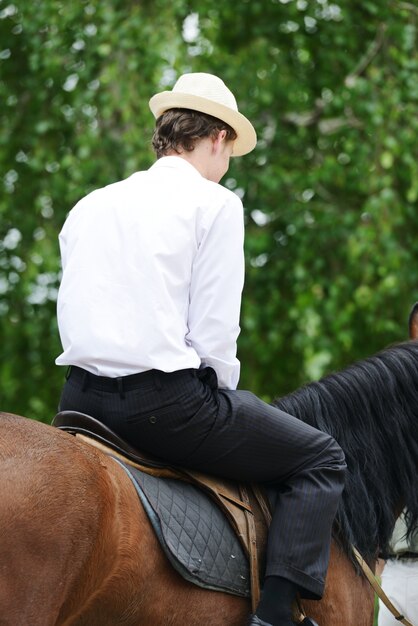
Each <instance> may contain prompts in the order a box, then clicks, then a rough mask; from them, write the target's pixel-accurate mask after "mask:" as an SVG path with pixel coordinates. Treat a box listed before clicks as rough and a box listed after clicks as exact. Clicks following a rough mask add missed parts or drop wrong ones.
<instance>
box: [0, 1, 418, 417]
mask: <svg viewBox="0 0 418 626" xmlns="http://www.w3.org/2000/svg"><path fill="white" fill-rule="evenodd" d="M417 25H418V6H417V5H416V3H415V2H412V1H411V2H399V1H395V0H393V1H390V0H389V1H386V0H385V1H384V0H361V1H360V0H335V2H333V1H331V0H240V1H239V2H237V1H236V0H220V1H219V2H213V1H211V2H209V1H208V0H199V1H196V2H193V1H191V0H189V1H186V0H171V1H170V2H169V1H167V0H142V1H141V2H135V1H133V0H131V1H129V0H102V1H101V2H96V1H93V0H77V2H67V1H65V0H62V1H61V0H42V1H39V0H31V1H30V2H25V1H23V0H15V1H13V0H12V1H9V0H6V1H5V0H0V120H1V123H0V172H1V174H0V175H1V179H0V190H1V191H0V346H1V349H0V350H1V351H0V354H1V360H0V400H1V402H0V407H1V409H2V410H5V411H10V412H14V413H19V414H22V415H26V416H28V417H34V418H37V419H42V420H45V421H49V420H50V419H51V417H52V415H53V414H54V412H55V410H56V407H57V403H58V398H59V393H60V388H61V385H62V381H63V371H62V370H61V369H59V368H58V367H56V366H55V365H54V359H55V357H56V356H57V355H58V354H59V352H60V343H59V337H58V332H57V328H56V320H55V302H56V294H57V287H58V284H59V279H60V265H59V250H58V242H57V236H58V232H59V230H60V228H61V226H62V224H63V222H64V219H65V216H66V214H67V212H68V211H69V210H70V209H71V207H72V206H73V205H74V204H75V202H76V201H77V200H78V199H79V198H80V197H81V196H83V195H85V194H86V193H87V192H89V191H91V190H92V189H94V188H96V187H100V186H102V185H105V184H108V183H110V182H113V181H116V180H118V179H120V178H122V177H126V176H128V175H130V174H131V173H132V172H134V171H135V170H138V169H141V168H146V167H148V166H149V165H150V164H151V163H152V161H153V158H154V157H153V154H152V151H151V149H150V139H151V136H152V129H153V118H152V116H151V113H150V112H149V109H148V100H149V98H150V96H151V95H153V94H154V93H156V92H157V91H161V90H163V89H169V88H171V86H172V85H173V84H174V82H175V80H176V78H177V77H178V75H179V74H181V73H183V72H186V71H208V72H213V73H215V74H218V75H219V76H221V77H222V78H223V79H224V80H225V82H226V83H227V84H228V86H229V87H230V88H231V89H232V91H233V92H234V93H235V94H236V96H237V99H238V102H239V106H240V109H241V110H242V111H243V112H244V114H246V115H247V116H248V117H249V118H250V119H251V120H252V121H253V123H254V125H255V127H256V129H257V133H258V136H259V142H258V146H257V148H256V150H255V151H254V152H253V153H252V154H250V155H248V156H247V157H244V158H242V159H236V160H233V163H232V165H231V168H230V171H229V173H228V174H227V176H226V177H225V179H224V181H223V182H224V184H225V185H226V186H227V187H229V188H230V189H233V190H234V191H236V193H238V194H239V195H240V197H241V198H242V199H243V202H244V206H245V210H246V221H247V240H246V257H247V281H246V287H245V292H244V300H243V309H242V324H241V326H242V333H241V336H240V339H239V357H240V359H241V361H242V376H241V383H240V386H241V387H242V388H249V389H251V390H252V391H254V392H256V393H258V394H259V395H261V396H263V397H264V398H266V399H269V398H272V397H274V396H277V395H280V394H283V393H285V392H288V391H290V390H292V389H294V388H296V387H297V386H300V385H301V384H302V383H303V382H305V381H307V380H311V379H314V378H317V377H319V376H321V375H323V374H324V373H326V372H328V371H330V370H333V369H339V368H341V367H342V366H344V365H346V364H347V363H349V362H352V361H354V360H355V359H357V358H359V357H363V356H366V355H368V354H371V353H373V352H375V351H377V350H378V349H380V348H382V347H384V346H385V345H387V344H388V343H391V342H393V341H398V340H403V339H404V338H406V334H407V331H406V320H407V316H408V313H409V309H410V306H411V304H412V303H413V302H414V301H415V299H417V296H416V294H417V287H418V215H417V199H418V160H417V156H418V154H417V131H418V115H417V113H418V80H417V78H418V71H417V70H418V46H417Z"/></svg>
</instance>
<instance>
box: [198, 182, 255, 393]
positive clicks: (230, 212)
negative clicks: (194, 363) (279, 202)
mask: <svg viewBox="0 0 418 626" xmlns="http://www.w3.org/2000/svg"><path fill="white" fill-rule="evenodd" d="M243 245H244V218H243V207H242V203H241V200H240V199H239V198H238V196H234V195H232V194H231V196H229V197H228V199H227V201H226V202H225V204H224V205H223V206H222V207H221V209H220V210H219V212H218V213H217V215H216V218H215V219H214V220H213V222H212V224H211V225H210V227H208V228H207V230H206V231H205V233H204V235H203V237H202V240H201V242H200V246H199V248H198V251H197V254H196V257H195V260H194V263H193V269H192V280H191V287H190V303H189V316H188V323H189V332H188V334H187V337H186V339H187V341H189V342H190V343H191V345H192V346H193V348H194V349H195V350H196V352H197V353H198V355H199V357H200V359H201V361H202V364H203V365H207V366H210V367H213V369H214V370H215V372H216V374H217V376H218V384H219V387H221V388H226V389H236V387H237V384H238V380H239V373H240V363H239V361H238V359H237V357H236V353H237V338H238V335H239V332H240V327H239V317H240V308H241V294H242V288H243V284H244V250H243Z"/></svg>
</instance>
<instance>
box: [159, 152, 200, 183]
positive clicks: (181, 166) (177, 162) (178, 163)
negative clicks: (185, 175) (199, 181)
mask: <svg viewBox="0 0 418 626" xmlns="http://www.w3.org/2000/svg"><path fill="white" fill-rule="evenodd" d="M160 167H169V168H172V169H178V170H184V171H185V172H186V171H188V172H189V173H190V174H192V173H194V174H196V175H197V176H199V177H201V178H202V175H201V173H200V172H199V171H198V170H197V169H196V168H195V167H194V165H192V164H191V163H189V161H186V159H183V158H182V157H179V156H164V157H161V158H160V159H158V160H157V161H156V162H155V163H154V164H153V165H152V166H151V167H150V169H151V170H153V169H154V168H160Z"/></svg>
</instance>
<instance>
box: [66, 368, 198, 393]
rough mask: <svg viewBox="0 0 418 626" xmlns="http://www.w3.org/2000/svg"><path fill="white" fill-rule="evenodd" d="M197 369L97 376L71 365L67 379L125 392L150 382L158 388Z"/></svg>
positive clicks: (83, 386)
mask: <svg viewBox="0 0 418 626" xmlns="http://www.w3.org/2000/svg"><path fill="white" fill-rule="evenodd" d="M196 371H197V370H195V369H184V370H177V371H175V372H162V371H160V370H147V371H146V372H139V373H138V374H130V375H129V376H118V377H117V378H110V377H108V376H96V375H95V374H91V372H88V371H87V370H84V369H82V368H81V367H76V366H75V365H71V366H70V367H69V368H68V372H67V376H66V378H67V380H68V379H71V380H72V381H75V382H77V383H79V384H80V385H81V387H82V389H83V390H85V389H87V388H88V387H90V388H92V389H97V390H99V391H109V392H116V393H123V392H124V391H131V390H133V389H138V388H140V387H142V386H143V385H149V384H150V383H152V384H154V385H155V386H156V387H157V388H161V385H162V384H163V383H164V382H168V380H170V381H172V380H176V379H178V378H185V377H186V378H188V377H191V376H196Z"/></svg>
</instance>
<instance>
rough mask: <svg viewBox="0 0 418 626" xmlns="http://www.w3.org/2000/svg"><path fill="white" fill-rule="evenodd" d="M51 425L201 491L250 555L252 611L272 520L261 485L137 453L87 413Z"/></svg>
mask: <svg viewBox="0 0 418 626" xmlns="http://www.w3.org/2000/svg"><path fill="white" fill-rule="evenodd" d="M52 425H53V426H55V427H56V428H59V429H61V430H64V431H66V432H68V433H70V434H73V435H75V436H76V437H78V438H79V439H81V440H83V441H84V442H85V443H87V444H90V445H93V446H94V447H96V448H98V449H100V450H101V451H102V452H104V453H105V454H108V455H111V456H113V457H115V458H116V459H118V460H119V461H122V462H123V463H126V464H128V465H130V466H132V467H133V468H136V469H139V470H140V471H142V472H144V473H146V474H150V475H152V476H154V477H160V478H170V479H171V478H174V479H178V480H182V481H185V482H188V483H191V484H193V485H194V486H196V487H198V488H199V489H202V490H203V491H204V492H205V493H206V494H207V495H208V496H209V497H210V498H211V499H213V500H214V501H215V502H216V504H217V505H218V507H219V508H220V509H221V510H222V511H223V512H224V514H225V515H226V517H227V519H228V520H229V522H230V524H231V526H232V528H233V529H234V531H235V533H236V535H237V537H238V539H239V542H240V544H241V545H242V547H243V549H244V552H245V554H246V555H247V558H248V561H249V569H250V578H251V599H252V605H253V608H255V607H256V606H257V604H258V601H259V597H260V576H261V575H262V573H261V572H262V568H263V555H264V552H265V543H266V537H267V530H268V526H269V524H270V521H271V512H270V506H269V502H268V499H267V495H266V494H265V493H264V491H263V490H262V489H261V487H260V486H258V485H255V484H251V485H249V484H245V485H244V484H239V483H235V482H234V481H228V480H223V479H220V478H216V477H214V476H210V475H207V474H203V473H201V472H198V471H194V470H189V469H185V468H181V467H175V466H170V465H167V463H165V462H164V461H163V460H161V459H158V458H156V457H151V456H149V455H147V454H144V453H142V452H140V451H138V450H136V449H135V448H133V447H132V446H130V445H129V444H128V443H127V442H126V441H124V440H123V439H121V438H120V437H119V436H118V435H117V434H116V433H114V432H113V431H112V430H110V429H109V428H108V427H107V426H105V425H104V424H102V423H101V422H100V421H98V420H96V419H95V418H93V417H91V416H89V415H86V414H84V413H79V412H76V411H62V412H60V413H58V414H57V415H56V416H55V418H54V419H53V421H52Z"/></svg>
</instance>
